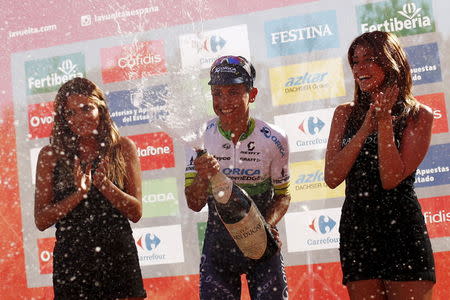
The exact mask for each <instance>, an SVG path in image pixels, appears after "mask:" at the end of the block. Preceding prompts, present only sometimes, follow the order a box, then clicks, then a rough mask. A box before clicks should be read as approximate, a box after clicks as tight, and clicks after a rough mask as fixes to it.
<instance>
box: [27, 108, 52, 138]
mask: <svg viewBox="0 0 450 300" xmlns="http://www.w3.org/2000/svg"><path fill="white" fill-rule="evenodd" d="M52 128H53V102H46V103H39V104H31V105H28V132H29V133H30V137H31V138H32V139H38V138H46V137H49V136H50V134H51V132H52Z"/></svg>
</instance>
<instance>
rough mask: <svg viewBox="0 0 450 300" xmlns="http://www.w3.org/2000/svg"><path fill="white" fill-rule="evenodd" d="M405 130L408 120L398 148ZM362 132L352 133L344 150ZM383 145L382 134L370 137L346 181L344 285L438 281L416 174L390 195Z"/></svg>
mask: <svg viewBox="0 0 450 300" xmlns="http://www.w3.org/2000/svg"><path fill="white" fill-rule="evenodd" d="M347 127H349V126H347ZM405 127H406V120H400V121H398V122H396V124H395V125H394V133H395V142H396V146H397V148H398V147H399V145H400V140H401V136H402V133H403V130H404V128H405ZM356 132H357V129H354V130H352V129H350V128H347V129H346V131H345V134H344V140H343V146H345V145H346V144H348V143H349V141H350V140H351V138H352V137H353V136H354V135H355V134H356ZM377 144H378V142H377V133H373V134H371V135H370V136H368V137H367V139H366V141H365V143H364V145H363V147H362V149H361V151H360V153H359V156H358V157H357V159H356V161H355V164H354V165H353V167H352V169H351V170H350V172H349V174H348V176H347V179H346V191H345V194H346V198H345V202H344V204H343V206H342V215H341V221H340V227H339V232H340V249H339V250H340V259H341V266H342V271H343V283H344V284H347V283H348V282H351V281H357V280H367V279H383V280H392V281H412V280H429V281H433V282H435V281H436V277H435V270H434V259H433V251H432V249H431V243H430V239H429V237H428V233H427V229H426V226H425V220H424V217H423V215H422V212H421V207H420V204H419V202H418V201H417V196H416V193H415V192H414V181H415V172H413V173H412V174H411V175H410V176H408V177H407V178H405V179H404V180H403V181H402V182H401V183H400V184H399V185H398V186H397V187H396V188H394V189H392V190H384V189H383V188H382V184H381V179H380V174H379V169H378V145H377Z"/></svg>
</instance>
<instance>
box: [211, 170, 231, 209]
mask: <svg viewBox="0 0 450 300" xmlns="http://www.w3.org/2000/svg"><path fill="white" fill-rule="evenodd" d="M211 189H212V194H213V196H214V199H216V200H217V202H219V203H222V204H225V203H227V202H228V200H230V197H231V192H232V191H233V182H232V181H231V179H228V178H226V176H225V175H223V174H220V173H219V176H217V175H216V176H213V178H211Z"/></svg>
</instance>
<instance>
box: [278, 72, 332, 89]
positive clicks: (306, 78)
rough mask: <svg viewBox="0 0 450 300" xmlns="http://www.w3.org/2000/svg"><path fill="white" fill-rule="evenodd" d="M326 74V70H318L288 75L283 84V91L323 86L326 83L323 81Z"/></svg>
mask: <svg viewBox="0 0 450 300" xmlns="http://www.w3.org/2000/svg"><path fill="white" fill-rule="evenodd" d="M327 75H328V72H319V73H312V74H310V73H308V72H306V73H304V74H302V75H300V76H296V77H289V78H288V80H287V81H286V83H285V84H284V87H285V88H284V92H285V93H292V92H298V91H304V90H316V89H320V88H324V87H325V86H326V85H327V83H326V81H325V77H326V76H327ZM324 82H325V83H324Z"/></svg>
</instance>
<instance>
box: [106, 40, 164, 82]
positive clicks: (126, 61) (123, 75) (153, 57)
mask: <svg viewBox="0 0 450 300" xmlns="http://www.w3.org/2000/svg"><path fill="white" fill-rule="evenodd" d="M100 55H101V61H102V77H103V82H104V83H111V82H117V81H126V80H134V79H139V78H146V77H151V76H154V75H158V74H162V73H165V72H167V68H166V65H165V50H164V42H163V41H145V42H140V43H134V44H131V45H125V46H118V47H113V48H103V49H101V51H100Z"/></svg>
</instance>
